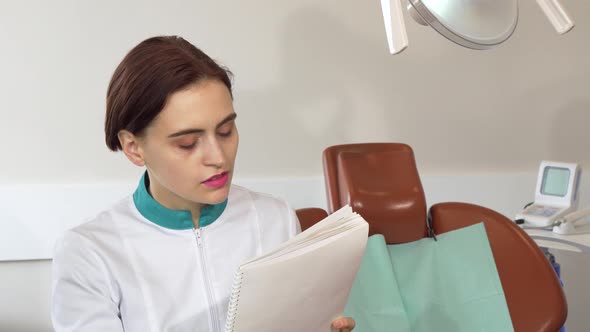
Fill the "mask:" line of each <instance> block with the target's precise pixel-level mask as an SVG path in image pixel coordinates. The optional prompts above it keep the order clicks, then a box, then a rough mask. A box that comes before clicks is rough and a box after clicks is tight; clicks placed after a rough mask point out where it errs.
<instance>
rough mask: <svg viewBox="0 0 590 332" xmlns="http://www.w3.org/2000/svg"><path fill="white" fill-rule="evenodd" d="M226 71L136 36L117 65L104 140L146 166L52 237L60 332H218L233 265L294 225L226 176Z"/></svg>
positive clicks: (230, 153) (229, 139) (234, 134)
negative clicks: (106, 203)
mask: <svg viewBox="0 0 590 332" xmlns="http://www.w3.org/2000/svg"><path fill="white" fill-rule="evenodd" d="M230 75H231V73H229V71H227V70H225V69H224V68H221V67H220V66H219V65H217V64H216V63H215V62H214V61H213V60H212V59H211V58H210V57H209V56H207V55H206V54H205V53H203V52H202V51H200V50H199V49H197V48H196V47H195V46H193V45H191V44H190V43H189V42H187V41H185V40H184V39H182V38H180V37H174V36H171V37H155V38H150V39H147V40H145V41H143V42H141V43H140V44H139V45H137V46H136V47H135V48H133V49H132V50H131V51H130V52H129V53H128V54H127V55H126V56H125V58H124V59H123V61H122V62H121V64H120V65H119V66H118V68H117V69H116V71H115V73H114V74H113V77H112V79H111V82H110V85H109V88H108V92H107V111H106V121H105V134H106V144H107V146H108V147H109V149H111V150H113V151H118V150H122V151H123V153H124V154H125V156H127V158H128V159H129V161H131V162H132V163H133V164H135V165H137V166H140V167H145V168H146V172H145V173H144V175H143V177H142V178H141V180H140V181H139V184H138V187H137V189H136V190H135V192H134V193H133V195H130V196H129V197H127V198H125V199H123V200H121V201H120V202H118V203H117V204H115V205H114V206H113V207H112V208H110V209H109V210H107V211H104V212H102V213H100V214H99V215H97V216H96V217H94V218H93V219H92V220H90V221H88V222H87V223H85V224H83V225H81V226H78V227H76V228H74V229H73V230H70V231H68V232H67V233H66V234H65V235H64V236H63V238H62V239H61V240H60V241H59V243H58V245H57V246H56V251H55V255H54V263H53V266H54V267H53V298H52V301H53V305H52V321H53V324H54V328H55V329H56V331H58V332H60V331H141V332H145V331H215V332H219V331H223V329H224V324H225V318H226V311H227V305H228V301H229V296H230V289H231V284H232V280H233V276H234V272H235V270H236V268H237V267H238V266H239V264H241V263H242V262H244V261H246V260H248V259H249V258H252V257H254V256H256V255H260V254H261V253H263V252H265V251H267V250H269V249H272V248H273V247H275V246H277V245H278V244H280V243H281V242H284V241H286V240H287V239H289V238H290V237H292V236H294V235H295V234H296V233H297V232H299V222H298V220H297V217H296V216H295V214H294V213H293V210H292V209H291V208H290V207H289V206H288V204H287V203H286V202H284V201H282V200H279V199H276V198H273V197H270V196H267V195H263V194H259V193H255V192H251V191H249V190H247V189H245V188H241V187H238V186H235V185H230V184H231V180H232V175H233V168H234V160H235V157H236V152H237V147H238V131H237V128H236V124H235V120H236V113H235V112H234V109H233V103H232V101H233V100H232V90H231V80H230ZM333 327H335V328H338V329H340V331H351V330H352V328H354V321H353V320H352V319H350V318H340V319H337V320H335V321H334V322H333Z"/></svg>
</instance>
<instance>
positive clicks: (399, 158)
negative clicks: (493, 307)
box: [297, 143, 567, 332]
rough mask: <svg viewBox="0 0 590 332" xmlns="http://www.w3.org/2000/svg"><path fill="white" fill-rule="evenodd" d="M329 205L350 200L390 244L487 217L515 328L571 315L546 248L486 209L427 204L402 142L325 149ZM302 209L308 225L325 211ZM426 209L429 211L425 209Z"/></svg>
mask: <svg viewBox="0 0 590 332" xmlns="http://www.w3.org/2000/svg"><path fill="white" fill-rule="evenodd" d="M323 163H324V176H325V182H326V189H327V196H328V212H329V213H332V212H333V211H335V210H337V209H338V208H340V207H342V206H344V205H345V204H349V205H350V206H352V208H353V210H354V211H356V212H358V213H360V214H361V215H362V216H363V217H364V218H365V219H366V220H367V221H368V222H369V233H370V235H372V234H383V236H384V237H385V239H386V241H387V243H388V244H399V243H405V242H411V241H416V240H419V239H421V238H424V237H432V236H436V234H442V233H445V232H449V231H452V230H456V229H459V228H463V227H466V226H469V225H473V224H476V223H479V222H482V221H483V223H484V225H485V229H486V232H487V235H488V238H489V242H490V246H491V249H492V253H493V255H494V260H495V263H496V266H497V269H498V274H499V276H500V280H501V283H502V287H503V289H504V294H505V297H506V301H507V304H508V309H509V312H510V316H511V319H512V323H513V326H514V330H515V331H516V332H556V331H558V330H559V328H560V327H561V326H563V324H564V322H565V320H566V317H567V304H566V300H565V296H564V293H563V290H562V288H561V285H560V282H559V280H558V278H557V276H556V274H555V272H554V270H553V269H552V267H551V265H550V264H549V262H548V260H547V259H546V258H545V255H544V254H543V252H542V251H541V249H540V248H539V247H538V246H537V245H536V244H535V242H534V241H533V240H532V239H531V238H530V237H529V236H528V235H527V234H526V233H525V232H524V231H522V230H521V229H520V228H519V227H518V226H516V225H515V224H514V223H513V222H512V221H511V220H509V219H508V218H506V217H505V216H503V215H501V214H499V213H497V212H495V211H493V210H490V209H488V208H485V207H482V206H478V205H474V204H467V203H456V202H452V203H439V204H435V205H433V206H432V207H430V209H429V210H427V207H426V199H425V195H424V190H423V188H422V184H421V182H420V176H419V174H418V170H417V168H416V162H415V159H414V153H413V151H412V149H411V148H410V147H409V146H408V145H405V144H398V143H366V144H347V145H337V146H332V147H329V148H327V149H326V150H325V151H324V153H323ZM304 210H306V211H302V210H298V211H297V214H298V217H299V218H300V222H301V225H302V228H303V229H305V228H307V227H309V226H310V225H312V224H313V223H315V222H317V221H319V220H321V219H322V218H323V217H325V215H326V213H325V211H322V209H317V208H315V209H304ZM427 211H428V213H427Z"/></svg>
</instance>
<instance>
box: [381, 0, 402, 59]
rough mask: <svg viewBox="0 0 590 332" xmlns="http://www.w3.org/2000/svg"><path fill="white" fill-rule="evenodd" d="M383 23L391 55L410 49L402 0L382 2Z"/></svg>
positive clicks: (383, 0) (382, 0) (384, 0)
mask: <svg viewBox="0 0 590 332" xmlns="http://www.w3.org/2000/svg"><path fill="white" fill-rule="evenodd" d="M381 10H382V11H383V21H384V23H385V33H386V35H387V44H388V46H389V53H391V54H397V53H400V52H401V51H403V50H405V49H406V48H407V47H408V33H407V32H406V23H405V21H404V14H403V11H402V4H401V0H381Z"/></svg>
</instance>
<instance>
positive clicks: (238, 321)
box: [225, 206, 369, 332]
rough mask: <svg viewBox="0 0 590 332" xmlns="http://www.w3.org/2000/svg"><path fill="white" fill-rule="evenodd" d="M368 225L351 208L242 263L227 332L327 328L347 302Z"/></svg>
mask: <svg viewBox="0 0 590 332" xmlns="http://www.w3.org/2000/svg"><path fill="white" fill-rule="evenodd" d="M368 231H369V225H368V224H367V222H366V221H365V220H364V219H363V218H362V217H361V216H360V215H358V214H357V213H355V212H353V211H352V209H351V208H350V206H345V207H343V208H341V209H340V210H338V211H336V212H334V213H332V214H331V215H329V216H328V217H326V218H325V219H323V220H322V221H320V222H318V223H317V224H315V225H313V226H312V227H310V228H308V229H307V230H305V231H304V232H302V233H300V234H298V235H297V236H295V237H294V238H292V239H290V240H289V241H287V242H285V243H283V244H282V245H280V246H279V247H277V248H276V249H275V250H273V251H271V252H269V253H267V254H265V255H262V256H259V257H257V258H255V259H253V260H251V261H248V262H246V263H244V264H242V265H241V266H240V267H239V268H238V270H237V272H236V275H235V278H234V285H233V288H232V294H231V298H230V303H229V310H228V316H227V323H226V326H225V331H226V332H277V331H281V332H291V331H292V332H301V331H307V332H329V331H331V323H332V320H334V319H335V318H337V317H340V316H341V315H342V313H343V311H344V307H345V306H346V301H347V299H348V294H349V292H350V289H351V287H352V283H353V282H354V279H355V276H356V273H357V271H358V268H359V266H360V263H361V260H362V258H363V255H364V252H365V246H366V244H367V236H368Z"/></svg>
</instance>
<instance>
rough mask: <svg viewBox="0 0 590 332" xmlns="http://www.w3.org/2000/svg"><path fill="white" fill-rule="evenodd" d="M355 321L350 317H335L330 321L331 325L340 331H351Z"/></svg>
mask: <svg viewBox="0 0 590 332" xmlns="http://www.w3.org/2000/svg"><path fill="white" fill-rule="evenodd" d="M355 325H356V323H355V322H354V319H352V318H350V317H341V318H336V319H335V320H334V321H333V322H332V327H333V328H335V329H338V330H339V331H340V332H351V331H352V329H354V326H355Z"/></svg>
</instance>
